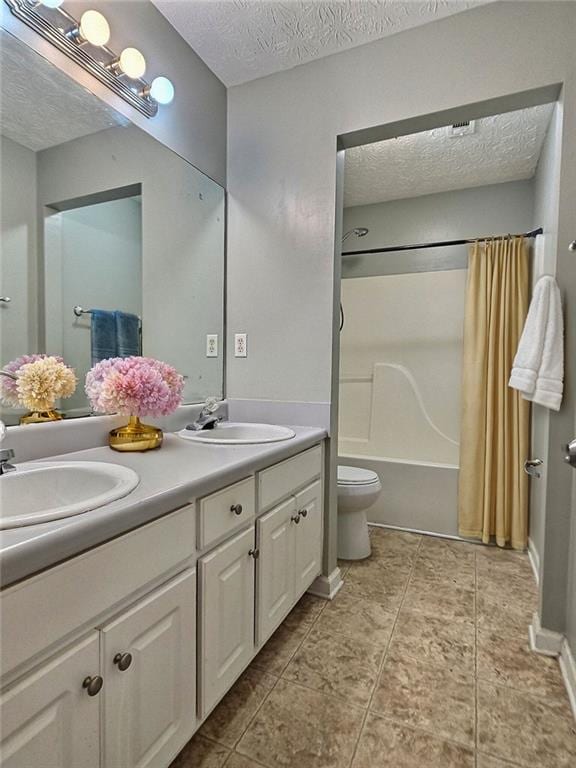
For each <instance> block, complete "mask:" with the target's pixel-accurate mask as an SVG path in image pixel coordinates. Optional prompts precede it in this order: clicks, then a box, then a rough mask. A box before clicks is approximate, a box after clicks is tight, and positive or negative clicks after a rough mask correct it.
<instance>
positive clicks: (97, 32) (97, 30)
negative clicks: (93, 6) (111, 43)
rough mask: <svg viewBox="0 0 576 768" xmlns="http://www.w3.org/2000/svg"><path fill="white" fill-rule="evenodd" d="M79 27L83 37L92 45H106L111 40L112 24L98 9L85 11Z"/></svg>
mask: <svg viewBox="0 0 576 768" xmlns="http://www.w3.org/2000/svg"><path fill="white" fill-rule="evenodd" d="M79 29H80V35H81V36H82V38H83V39H84V40H86V41H87V42H89V43H92V45H106V43H107V42H108V40H110V26H109V25H108V22H107V21H106V19H105V18H104V16H102V14H101V13H99V12H98V11H85V12H84V13H83V14H82V16H81V17H80V28H79Z"/></svg>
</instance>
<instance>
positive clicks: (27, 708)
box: [0, 631, 100, 768]
mask: <svg viewBox="0 0 576 768" xmlns="http://www.w3.org/2000/svg"><path fill="white" fill-rule="evenodd" d="M99 669H100V659H99V638H98V632H96V631H94V632H92V633H91V634H90V635H89V636H88V637H86V638H84V639H83V640H82V641H80V642H79V643H76V644H74V645H73V646H71V647H70V648H68V649H67V650H65V651H63V652H62V653H59V654H58V655H57V656H55V657H54V658H53V659H51V660H50V661H49V662H47V663H45V664H43V665H41V666H40V667H39V668H38V669H36V670H35V671H34V672H31V673H30V674H28V675H26V677H24V678H23V679H21V680H20V681H19V682H18V683H17V684H16V685H15V686H14V687H13V688H11V689H10V690H9V691H7V692H6V693H5V694H4V695H3V696H2V698H1V701H0V719H1V720H0V721H1V723H2V741H1V745H0V758H1V763H2V766H3V768H32V766H42V768H79V766H82V768H99V766H100V701H99V696H98V695H95V696H89V695H88V693H87V690H86V689H85V688H83V687H82V683H83V681H84V680H85V679H86V678H87V677H88V676H90V677H93V678H96V677H97V676H98V674H99ZM92 683H93V685H94V686H95V687H94V688H92V689H91V690H96V687H97V686H98V680H93V681H92Z"/></svg>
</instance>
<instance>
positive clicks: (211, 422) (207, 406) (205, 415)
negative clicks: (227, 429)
mask: <svg viewBox="0 0 576 768" xmlns="http://www.w3.org/2000/svg"><path fill="white" fill-rule="evenodd" d="M219 407H220V406H219V403H218V400H216V398H215V397H209V398H207V400H206V402H205V403H204V406H203V408H202V410H201V411H200V414H199V416H198V418H197V419H196V421H193V422H192V424H187V425H186V429H190V430H192V431H193V432H200V430H202V429H214V427H215V426H216V424H218V422H220V421H222V416H216V415H215V412H216V411H217V410H218V408H219Z"/></svg>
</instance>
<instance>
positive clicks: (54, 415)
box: [20, 408, 64, 424]
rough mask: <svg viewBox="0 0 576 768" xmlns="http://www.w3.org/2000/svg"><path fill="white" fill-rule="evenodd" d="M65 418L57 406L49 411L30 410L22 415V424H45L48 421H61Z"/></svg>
mask: <svg viewBox="0 0 576 768" xmlns="http://www.w3.org/2000/svg"><path fill="white" fill-rule="evenodd" d="M63 418H64V416H62V414H61V413H59V412H58V411H57V410H56V409H55V408H50V409H49V410H47V411H30V413H27V414H26V415H25V416H21V417H20V424H44V423H45V422H46V421H61V420H62V419H63Z"/></svg>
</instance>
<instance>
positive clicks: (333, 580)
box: [308, 568, 344, 600]
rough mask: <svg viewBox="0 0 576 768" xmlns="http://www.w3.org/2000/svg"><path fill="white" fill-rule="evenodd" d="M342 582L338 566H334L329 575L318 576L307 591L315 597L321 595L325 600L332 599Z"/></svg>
mask: <svg viewBox="0 0 576 768" xmlns="http://www.w3.org/2000/svg"><path fill="white" fill-rule="evenodd" d="M343 584H344V582H343V581H342V573H341V572H340V568H334V570H333V571H332V573H331V574H330V575H329V576H318V578H317V579H316V580H315V581H314V582H313V583H312V586H311V587H310V589H309V590H308V592H309V593H310V594H311V595H316V597H323V598H324V599H325V600H334V598H335V597H336V595H337V594H338V592H340V590H341V589H342V585H343Z"/></svg>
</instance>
